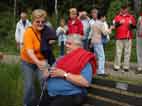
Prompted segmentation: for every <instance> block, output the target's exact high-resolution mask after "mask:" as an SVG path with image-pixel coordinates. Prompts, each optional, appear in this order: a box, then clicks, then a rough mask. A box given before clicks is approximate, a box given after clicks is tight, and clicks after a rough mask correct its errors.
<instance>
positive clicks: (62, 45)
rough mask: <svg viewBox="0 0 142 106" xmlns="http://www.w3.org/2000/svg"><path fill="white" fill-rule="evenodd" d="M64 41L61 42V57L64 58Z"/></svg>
mask: <svg viewBox="0 0 142 106" xmlns="http://www.w3.org/2000/svg"><path fill="white" fill-rule="evenodd" d="M64 51H65V50H64V41H61V45H60V55H61V56H63V55H64Z"/></svg>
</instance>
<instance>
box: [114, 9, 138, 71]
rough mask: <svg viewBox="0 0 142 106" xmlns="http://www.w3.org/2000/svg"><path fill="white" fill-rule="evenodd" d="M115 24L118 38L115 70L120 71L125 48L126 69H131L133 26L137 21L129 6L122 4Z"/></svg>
mask: <svg viewBox="0 0 142 106" xmlns="http://www.w3.org/2000/svg"><path fill="white" fill-rule="evenodd" d="M113 24H114V25H115V30H116V34H115V38H116V55H115V61H114V70H115V71H118V70H119V69H120V66H121V56H122V51H123V48H124V64H123V69H124V71H128V70H129V62H130V56H131V47H132V28H134V27H135V25H136V21H135V18H134V16H133V15H131V14H130V13H129V12H128V7H127V6H122V7H121V10H120V12H119V13H118V14H117V15H116V16H115V18H114V20H113Z"/></svg>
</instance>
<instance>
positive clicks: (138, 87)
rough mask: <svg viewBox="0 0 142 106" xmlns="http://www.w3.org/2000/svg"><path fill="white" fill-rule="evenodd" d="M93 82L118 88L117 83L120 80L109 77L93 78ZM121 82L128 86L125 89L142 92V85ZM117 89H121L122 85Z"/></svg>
mask: <svg viewBox="0 0 142 106" xmlns="http://www.w3.org/2000/svg"><path fill="white" fill-rule="evenodd" d="M93 84H97V85H101V86H106V87H110V88H117V85H118V84H120V82H117V81H112V80H107V79H93ZM121 84H123V85H127V88H126V89H125V90H126V91H128V92H133V93H138V94H142V85H132V84H127V83H121ZM117 89H121V87H120V88H117ZM122 90H123V89H122Z"/></svg>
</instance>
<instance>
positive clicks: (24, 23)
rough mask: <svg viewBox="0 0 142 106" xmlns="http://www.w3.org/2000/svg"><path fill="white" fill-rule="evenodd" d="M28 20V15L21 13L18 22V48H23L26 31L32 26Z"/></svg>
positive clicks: (16, 36)
mask: <svg viewBox="0 0 142 106" xmlns="http://www.w3.org/2000/svg"><path fill="white" fill-rule="evenodd" d="M27 18H28V17H27V13H26V12H21V14H20V20H19V21H18V22H17V25H16V32H15V40H16V45H17V48H20V49H21V48H22V46H23V36H24V32H25V29H26V28H27V27H29V26H31V23H30V21H29V20H28V19H27Z"/></svg>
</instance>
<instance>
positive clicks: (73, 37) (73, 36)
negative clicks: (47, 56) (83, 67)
mask: <svg viewBox="0 0 142 106" xmlns="http://www.w3.org/2000/svg"><path fill="white" fill-rule="evenodd" d="M67 40H71V41H73V43H75V44H78V45H79V46H83V43H82V36H81V35H79V34H70V35H68V36H67Z"/></svg>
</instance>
